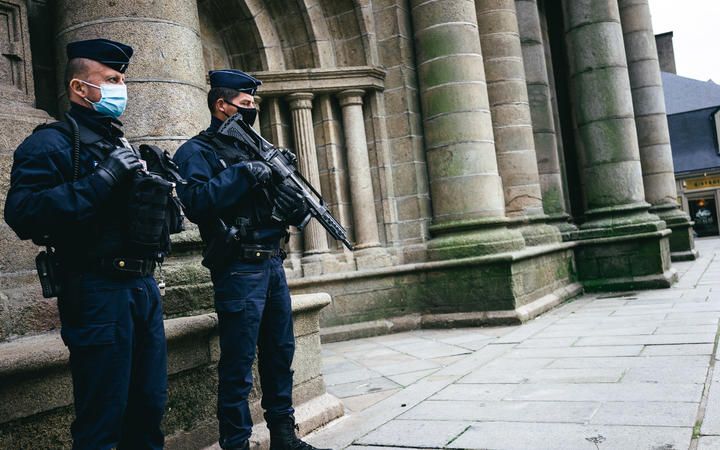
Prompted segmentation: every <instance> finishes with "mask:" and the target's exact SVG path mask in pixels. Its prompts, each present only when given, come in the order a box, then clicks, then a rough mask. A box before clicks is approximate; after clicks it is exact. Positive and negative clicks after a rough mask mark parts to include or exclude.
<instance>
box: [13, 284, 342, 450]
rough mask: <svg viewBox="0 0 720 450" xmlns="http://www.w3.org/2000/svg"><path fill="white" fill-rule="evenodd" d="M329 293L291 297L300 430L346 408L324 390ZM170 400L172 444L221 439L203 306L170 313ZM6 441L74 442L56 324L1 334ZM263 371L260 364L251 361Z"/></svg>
mask: <svg viewBox="0 0 720 450" xmlns="http://www.w3.org/2000/svg"><path fill="white" fill-rule="evenodd" d="M329 303H330V297H329V296H328V295H327V294H310V295H297V296H294V297H293V317H294V321H295V339H296V342H297V351H296V354H295V360H294V362H293V370H294V371H295V375H294V380H293V398H294V401H295V406H296V409H297V413H296V418H297V420H298V423H299V424H300V426H301V427H302V428H301V431H302V434H305V433H307V432H308V431H310V430H312V429H314V428H317V427H318V426H321V425H323V424H325V423H327V422H329V421H331V420H333V419H335V418H337V417H338V416H340V415H342V414H343V407H342V404H341V403H340V402H339V400H337V399H335V398H334V397H332V396H329V395H328V394H326V393H325V384H324V382H323V379H322V372H321V367H322V364H321V362H320V336H319V327H318V312H319V311H320V310H321V309H322V308H323V307H325V306H327V305H328V304H329ZM165 334H166V336H167V340H168V378H169V380H168V381H169V384H168V401H167V405H166V409H165V416H164V419H163V425H162V427H163V431H164V432H165V434H166V438H167V439H166V440H167V448H169V449H185V448H203V447H205V446H209V445H211V444H212V443H213V442H216V441H217V421H216V420H215V419H214V417H215V408H216V405H217V363H218V358H219V354H220V349H219V341H218V336H217V317H216V316H215V315H214V314H201V315H194V316H188V317H181V318H177V319H169V320H166V321H165ZM0 354H2V358H0V417H1V419H0V448H14V449H24V448H27V449H30V448H56V449H60V448H70V447H71V445H72V440H71V437H70V423H71V422H72V418H73V407H72V383H71V379H70V372H69V367H68V352H67V349H66V347H65V346H64V345H63V343H62V340H61V339H60V334H59V333H58V332H51V333H43V334H36V335H31V336H27V337H23V338H18V339H12V340H5V341H2V342H0ZM253 373H254V376H255V378H256V379H257V365H256V366H255V367H254V368H253ZM260 396H261V392H260V388H259V383H255V386H254V387H253V391H252V392H251V394H250V401H251V412H252V416H253V421H254V422H255V423H256V424H257V425H256V433H254V437H253V440H254V441H255V442H258V443H260V444H262V445H267V433H266V432H264V423H263V418H262V409H261V407H260Z"/></svg>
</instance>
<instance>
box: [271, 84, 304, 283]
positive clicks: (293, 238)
mask: <svg viewBox="0 0 720 450" xmlns="http://www.w3.org/2000/svg"><path fill="white" fill-rule="evenodd" d="M264 108H265V111H266V112H267V126H268V127H269V128H270V136H269V138H268V140H269V141H270V142H272V143H273V145H275V146H276V147H278V148H287V147H288V146H289V134H290V133H289V131H288V129H287V128H288V125H287V124H286V123H284V121H283V116H282V111H281V105H280V99H279V98H277V97H270V98H267V99H266V100H265V105H264ZM302 246H303V243H302V234H301V233H300V232H299V231H298V229H297V228H296V227H290V239H289V241H288V243H287V244H285V250H286V251H287V254H288V257H287V258H286V259H285V262H284V266H285V272H286V275H287V277H288V278H299V277H301V276H302V264H301V262H300V258H301V257H302Z"/></svg>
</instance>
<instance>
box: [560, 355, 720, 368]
mask: <svg viewBox="0 0 720 450" xmlns="http://www.w3.org/2000/svg"><path fill="white" fill-rule="evenodd" d="M709 362H710V357H709V356H708V355H690V356H686V355H669V356H647V355H643V356H636V357H620V358H564V359H558V360H555V361H553V362H552V363H550V364H549V365H548V367H549V368H557V369H562V368H567V369H578V368H584V367H590V368H592V367H599V368H600V367H627V368H633V367H647V368H654V369H664V368H666V367H677V366H698V367H702V368H705V369H706V368H707V365H708V364H709Z"/></svg>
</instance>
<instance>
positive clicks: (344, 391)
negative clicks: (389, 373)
mask: <svg viewBox="0 0 720 450" xmlns="http://www.w3.org/2000/svg"><path fill="white" fill-rule="evenodd" d="M399 387H402V386H401V385H399V384H397V383H395V382H394V381H391V380H388V379H387V378H369V379H363V380H358V381H355V382H351V383H342V384H334V385H328V387H327V391H328V392H329V393H331V394H332V395H334V396H335V397H338V398H345V397H354V396H356V395H363V394H369V393H373V392H380V391H387V390H390V389H397V388H399Z"/></svg>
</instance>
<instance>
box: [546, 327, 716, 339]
mask: <svg viewBox="0 0 720 450" xmlns="http://www.w3.org/2000/svg"><path fill="white" fill-rule="evenodd" d="M678 328H682V327H678ZM657 329H658V326H656V325H644V326H633V327H622V328H606V327H600V328H592V327H587V326H573V327H565V328H564V329H563V328H561V327H560V326H553V327H548V328H547V330H545V331H542V332H540V333H538V334H536V335H535V337H536V338H552V337H555V338H560V337H574V338H578V337H589V336H638V335H643V334H653V333H655V332H656V330H657ZM688 331H689V330H688ZM688 331H683V332H682V333H687V332H688ZM699 331H702V332H705V331H707V330H706V329H702V330H699Z"/></svg>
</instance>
